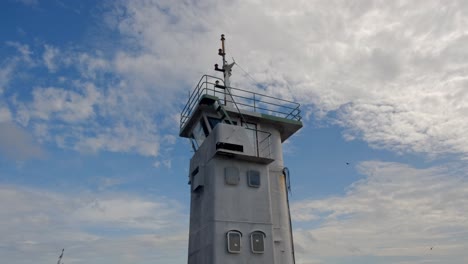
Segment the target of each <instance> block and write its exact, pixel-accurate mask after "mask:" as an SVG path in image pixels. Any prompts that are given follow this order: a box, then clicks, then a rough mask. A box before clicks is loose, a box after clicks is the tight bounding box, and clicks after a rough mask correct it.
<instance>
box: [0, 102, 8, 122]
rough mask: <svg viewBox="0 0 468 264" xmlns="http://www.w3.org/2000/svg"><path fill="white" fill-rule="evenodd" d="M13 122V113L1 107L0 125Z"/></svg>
mask: <svg viewBox="0 0 468 264" xmlns="http://www.w3.org/2000/svg"><path fill="white" fill-rule="evenodd" d="M10 120H11V112H10V110H9V109H8V108H7V107H4V106H0V123H2V122H7V121H10Z"/></svg>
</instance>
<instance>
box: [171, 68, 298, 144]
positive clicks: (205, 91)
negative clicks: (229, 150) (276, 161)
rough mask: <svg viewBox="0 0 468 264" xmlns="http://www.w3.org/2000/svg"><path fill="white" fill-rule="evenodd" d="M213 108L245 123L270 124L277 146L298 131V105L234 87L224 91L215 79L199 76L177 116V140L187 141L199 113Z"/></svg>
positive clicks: (222, 82) (219, 81)
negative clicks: (275, 131)
mask: <svg viewBox="0 0 468 264" xmlns="http://www.w3.org/2000/svg"><path fill="white" fill-rule="evenodd" d="M213 105H215V106H216V107H215V108H217V109H219V107H221V108H222V110H223V112H224V113H225V115H227V116H231V117H240V116H241V117H242V118H243V119H245V120H244V121H246V122H248V123H261V124H270V125H272V126H275V127H276V128H277V129H278V131H279V132H280V137H281V142H284V141H285V140H286V139H288V138H289V137H290V136H291V135H292V134H294V133H295V132H296V131H298V130H299V129H300V128H301V127H302V122H301V110H300V104H299V103H295V102H292V101H288V100H284V99H281V98H277V97H273V96H269V95H265V94H260V93H256V92H253V91H248V90H244V89H239V88H236V87H232V86H231V87H229V89H228V88H226V87H225V86H224V81H223V80H222V79H220V78H218V77H215V76H210V75H203V76H202V77H201V78H200V81H199V82H198V84H197V85H196V87H195V89H194V90H193V91H192V93H191V94H190V96H189V99H188V101H187V103H186V104H185V106H184V108H183V110H182V112H181V116H180V133H179V134H180V136H181V137H186V138H191V137H192V135H191V131H193V127H194V125H195V124H196V123H197V122H198V120H199V118H200V116H201V113H202V112H206V111H210V110H211V109H213Z"/></svg>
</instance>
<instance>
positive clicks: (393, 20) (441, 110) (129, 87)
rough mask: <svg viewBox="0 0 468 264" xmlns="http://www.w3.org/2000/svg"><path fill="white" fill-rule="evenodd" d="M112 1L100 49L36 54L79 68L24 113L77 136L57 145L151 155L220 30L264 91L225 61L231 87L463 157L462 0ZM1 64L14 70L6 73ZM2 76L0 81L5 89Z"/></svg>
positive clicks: (55, 66) (381, 141)
mask: <svg viewBox="0 0 468 264" xmlns="http://www.w3.org/2000/svg"><path fill="white" fill-rule="evenodd" d="M111 9H112V10H111V11H110V12H109V13H108V14H107V15H104V20H105V21H107V22H108V25H109V26H110V30H116V31H118V33H119V36H120V38H119V39H117V40H116V39H114V40H113V41H112V42H114V43H116V45H111V48H109V49H108V50H105V51H100V50H87V51H80V50H79V48H76V47H75V48H73V49H71V48H70V49H68V50H67V49H66V48H63V47H60V48H59V47H53V46H51V45H45V46H44V47H45V52H43V53H42V58H41V59H42V61H43V62H44V63H43V65H45V66H46V67H47V68H48V69H49V70H50V71H51V74H52V73H54V72H53V71H55V73H58V72H59V71H60V69H61V67H68V69H69V70H71V71H74V72H75V73H76V76H75V75H73V76H72V75H70V76H67V78H66V80H65V79H64V78H63V76H56V77H57V80H58V82H59V83H53V82H51V83H50V85H41V86H44V87H63V88H64V90H59V89H58V88H57V89H55V88H54V90H53V91H52V90H50V89H49V90H48V88H46V89H39V88H37V89H35V91H34V92H35V96H36V98H35V99H36V102H34V104H36V105H35V106H34V107H31V108H30V111H33V109H36V108H37V109H38V110H39V111H38V112H37V114H34V113H33V112H31V113H30V114H29V116H34V117H33V118H38V119H40V120H41V121H40V122H44V123H45V122H48V123H49V124H48V126H47V127H48V128H50V129H53V131H54V132H55V133H58V134H57V136H58V137H59V138H62V139H65V138H67V140H65V141H67V142H72V143H70V144H62V146H69V147H70V146H71V147H73V148H76V149H78V148H81V146H83V145H84V146H87V147H89V148H90V149H94V150H95V151H99V150H111V151H113V150H112V149H114V150H115V151H119V152H122V151H123V152H125V151H135V150H136V151H137V152H138V153H145V154H144V155H153V156H154V155H156V154H155V153H156V145H157V144H161V145H163V144H162V143H161V142H155V145H153V146H152V147H151V148H150V149H151V150H144V149H142V148H141V146H142V145H144V144H145V142H147V140H148V139H150V140H155V139H156V140H158V139H161V138H162V137H163V136H161V135H163V134H166V133H167V131H171V133H176V131H177V124H176V123H175V122H174V120H173V119H172V117H173V116H175V115H176V114H177V113H178V112H179V111H180V109H181V107H182V105H183V104H184V103H185V100H186V99H187V98H186V94H187V90H188V89H192V87H193V86H194V85H195V83H196V82H197V81H198V77H199V76H200V75H201V74H203V73H210V74H215V72H214V71H213V64H214V63H219V62H220V61H219V60H220V58H219V56H218V55H217V49H218V48H219V45H220V44H219V41H218V38H219V34H220V33H225V34H226V37H227V44H226V46H227V52H228V58H230V57H231V56H234V57H235V58H236V61H237V62H239V64H241V66H242V67H243V68H244V69H245V70H247V71H248V72H249V74H250V75H251V76H253V78H254V79H256V80H257V81H259V82H261V84H262V87H266V88H265V89H260V88H259V87H257V86H254V85H253V83H252V80H250V79H249V78H248V77H247V76H245V74H244V73H243V71H242V70H240V68H234V76H233V83H234V84H235V85H238V86H242V87H241V88H246V89H248V90H263V92H265V93H268V94H271V95H275V96H278V97H281V98H285V99H293V100H298V101H299V102H300V103H301V104H302V105H303V109H304V110H305V111H304V112H305V115H306V116H310V113H314V114H315V115H312V117H315V118H324V117H328V118H332V119H335V120H332V123H333V124H340V125H341V126H343V127H344V128H345V132H344V137H345V138H346V139H348V140H354V139H360V140H364V141H366V142H368V143H369V144H370V145H371V146H373V147H376V148H385V149H390V150H393V151H396V152H401V153H405V152H418V153H426V154H428V155H430V156H433V155H444V154H453V153H455V154H461V155H462V156H466V155H467V153H468V148H467V146H468V144H467V142H468V138H467V135H468V133H467V131H468V125H467V124H468V92H466V89H465V87H466V84H467V80H466V76H465V72H466V69H467V68H468V64H467V63H466V61H467V56H468V53H467V52H466V49H464V47H465V46H466V45H465V44H467V41H468V38H467V37H466V32H465V30H464V29H465V28H466V27H467V26H468V21H467V20H466V19H464V17H466V14H467V13H468V7H467V5H466V4H465V3H464V2H463V1H461V0H460V1H452V2H451V3H450V4H444V5H442V4H441V3H440V2H439V1H436V0H433V1H432V0H431V1H424V2H420V1H399V2H382V3H380V2H376V1H345V2H339V1H338V2H324V1H306V2H304V1H299V0H297V1H288V2H285V1H268V3H266V2H264V1H254V2H245V1H244V2H217V1H207V0H205V1H198V2H184V3H179V2H174V1H131V2H128V1H120V2H118V3H116V4H115V5H114V6H113V7H111ZM200 14H203V15H200ZM8 45H10V46H13V47H15V48H16V49H17V50H18V51H19V52H20V54H21V58H18V60H22V61H23V62H26V61H29V62H30V63H32V64H34V52H32V51H31V49H30V48H29V46H27V45H24V44H20V43H17V42H8ZM57 54H60V56H57ZM2 74H3V75H5V76H7V77H11V74H12V71H11V70H0V77H1V75H2ZM4 79H5V80H8V79H9V78H4ZM60 80H62V81H60ZM63 80H65V81H63ZM77 80H78V82H81V83H92V84H93V85H94V86H95V87H96V93H95V94H88V93H87V92H86V91H85V90H80V89H76V90H73V89H71V88H70V87H67V86H76V85H75V84H73V82H76V81H77ZM4 83H5V84H4ZM6 83H8V81H2V78H0V87H2V86H5V85H6ZM67 83H69V84H70V85H67ZM288 86H290V88H288ZM49 93H50V94H49ZM94 95H99V96H98V97H93V96H94ZM41 96H42V97H41ZM39 102H47V103H50V105H44V104H42V105H39ZM81 104H85V105H84V106H85V107H83V108H80V107H79V106H81ZM23 110H24V109H23ZM12 112H13V113H16V111H14V110H12ZM19 112H20V113H23V117H22V120H23V119H24V120H26V119H27V118H26V117H27V116H28V115H25V114H24V113H25V111H19ZM327 114H328V116H327ZM15 115H16V114H15ZM14 119H15V120H17V119H18V118H17V117H16V116H15V118H14ZM55 120H59V121H60V122H69V123H75V122H77V121H80V122H89V124H88V127H91V128H90V129H87V128H84V127H79V128H77V129H73V131H70V130H69V129H68V130H63V129H62V130H59V129H57V126H55V125H51V124H50V123H53V122H54V121H55ZM103 120H105V121H103ZM34 122H39V121H37V120H33V123H34ZM22 123H27V121H22ZM116 124H125V126H126V127H127V128H128V129H129V130H141V131H142V132H141V135H140V134H134V135H133V132H128V133H129V134H132V137H131V138H132V140H136V141H138V142H137V143H134V144H130V145H128V147H126V148H119V149H117V148H116V147H115V146H112V145H113V143H111V142H115V141H118V140H120V139H122V138H120V137H116V136H117V135H121V134H126V133H127V132H126V133H119V132H117V130H119V129H120V128H119V127H118V125H116ZM134 128H136V129H134ZM80 129H81V130H80ZM83 129H84V130H83ZM53 131H52V130H51V131H49V132H50V133H49V134H51V132H53ZM83 131H86V133H84V132H83ZM107 131H113V132H112V133H111V134H107ZM103 133H104V134H103ZM128 133H127V134H128ZM148 135H152V136H148ZM140 139H141V140H140ZM56 140H57V139H56ZM60 141H61V140H58V142H60ZM76 142H80V146H78V145H76V144H75V143H76ZM105 142H107V143H105ZM93 146H94V147H93ZM149 153H152V154H149Z"/></svg>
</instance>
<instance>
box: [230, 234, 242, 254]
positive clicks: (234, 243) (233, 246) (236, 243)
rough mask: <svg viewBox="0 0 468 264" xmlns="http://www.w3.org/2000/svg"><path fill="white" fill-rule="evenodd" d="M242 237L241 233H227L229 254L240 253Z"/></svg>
mask: <svg viewBox="0 0 468 264" xmlns="http://www.w3.org/2000/svg"><path fill="white" fill-rule="evenodd" d="M241 237H242V234H241V232H239V231H229V232H227V250H228V252H229V253H240V251H241V246H240V243H241Z"/></svg>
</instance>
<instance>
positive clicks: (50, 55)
mask: <svg viewBox="0 0 468 264" xmlns="http://www.w3.org/2000/svg"><path fill="white" fill-rule="evenodd" d="M59 54H60V50H59V49H58V48H56V47H53V46H50V45H44V53H43V54H42V59H43V61H44V64H45V66H46V67H47V69H48V70H49V72H55V71H56V70H57V64H56V62H55V60H57V56H58V55H59Z"/></svg>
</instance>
